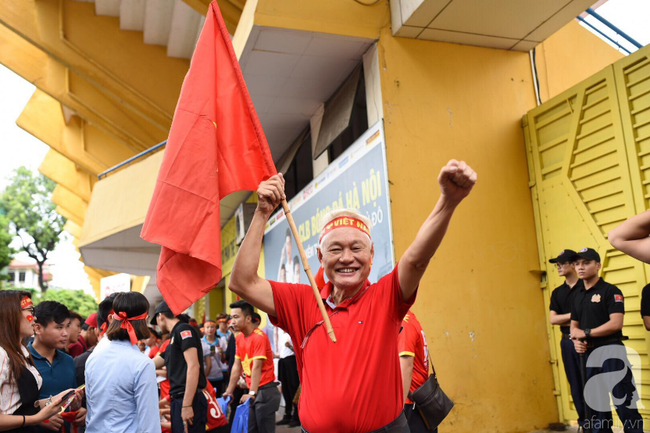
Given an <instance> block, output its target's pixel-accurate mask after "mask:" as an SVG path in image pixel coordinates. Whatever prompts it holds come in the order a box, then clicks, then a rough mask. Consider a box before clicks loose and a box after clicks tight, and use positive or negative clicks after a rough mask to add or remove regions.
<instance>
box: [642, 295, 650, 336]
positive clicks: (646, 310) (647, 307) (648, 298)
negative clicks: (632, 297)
mask: <svg viewBox="0 0 650 433" xmlns="http://www.w3.org/2000/svg"><path fill="white" fill-rule="evenodd" d="M641 318H642V319H643V326H645V329H646V330H647V331H650V284H648V285H646V286H645V287H644V288H643V290H642V291H641Z"/></svg>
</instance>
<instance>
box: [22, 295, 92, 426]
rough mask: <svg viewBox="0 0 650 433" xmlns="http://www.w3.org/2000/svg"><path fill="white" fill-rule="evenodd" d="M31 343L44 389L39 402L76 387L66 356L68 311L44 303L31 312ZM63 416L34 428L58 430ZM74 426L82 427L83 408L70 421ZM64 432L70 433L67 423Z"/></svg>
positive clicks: (29, 348)
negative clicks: (32, 327) (32, 314)
mask: <svg viewBox="0 0 650 433" xmlns="http://www.w3.org/2000/svg"><path fill="white" fill-rule="evenodd" d="M34 315H35V316H36V317H35V318H34V341H33V342H32V343H29V344H28V345H27V350H29V352H30V354H31V355H32V360H33V361H34V365H35V366H36V368H37V369H38V372H39V373H40V374H41V376H42V377H43V386H42V387H41V389H40V395H39V398H40V399H49V398H50V397H52V396H55V395H59V394H60V393H61V392H62V391H64V390H67V389H70V388H76V387H77V377H76V371H75V367H74V360H73V359H72V357H71V356H70V355H68V354H67V353H65V349H66V348H67V347H68V342H69V337H70V334H69V325H70V310H68V308H67V307H66V306H65V305H63V304H61V303H60V302H56V301H43V302H41V303H40V304H38V305H37V306H36V308H35V309H34ZM61 421H62V416H61V415H57V416H56V417H54V418H53V419H51V420H50V423H49V424H46V425H45V427H36V430H37V431H38V432H41V433H47V432H49V431H59V430H61V426H59V427H58V428H56V425H54V424H55V423H58V422H61ZM71 422H72V424H74V425H75V426H81V425H84V424H85V422H86V409H84V408H82V409H80V410H79V411H78V412H77V416H76V417H75V418H74V419H72V420H71ZM63 426H64V428H63V429H62V430H63V431H64V432H66V433H68V432H71V431H72V426H71V425H70V421H69V420H66V422H64V423H63Z"/></svg>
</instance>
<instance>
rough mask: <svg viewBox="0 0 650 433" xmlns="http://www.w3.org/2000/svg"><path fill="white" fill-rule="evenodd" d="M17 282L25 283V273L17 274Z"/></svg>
mask: <svg viewBox="0 0 650 433" xmlns="http://www.w3.org/2000/svg"><path fill="white" fill-rule="evenodd" d="M18 282H20V283H24V282H25V271H22V272H19V273H18Z"/></svg>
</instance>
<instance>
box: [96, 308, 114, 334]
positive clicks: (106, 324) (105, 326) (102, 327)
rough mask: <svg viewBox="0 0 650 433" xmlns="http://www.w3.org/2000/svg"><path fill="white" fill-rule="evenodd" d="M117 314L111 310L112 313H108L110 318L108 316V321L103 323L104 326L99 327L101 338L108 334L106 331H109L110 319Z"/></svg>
mask: <svg viewBox="0 0 650 433" xmlns="http://www.w3.org/2000/svg"><path fill="white" fill-rule="evenodd" d="M114 314H115V311H113V310H111V311H110V313H108V316H106V321H105V322H104V323H102V326H100V327H99V329H100V330H101V332H100V333H99V336H100V337H103V336H104V334H105V333H106V330H107V329H108V318H109V317H111V316H112V315H114Z"/></svg>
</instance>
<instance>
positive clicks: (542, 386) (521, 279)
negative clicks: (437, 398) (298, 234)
mask: <svg viewBox="0 0 650 433" xmlns="http://www.w3.org/2000/svg"><path fill="white" fill-rule="evenodd" d="M584 33H587V31H586V30H584V29H581V28H575V26H574V25H573V23H571V24H569V26H568V28H567V29H563V30H562V31H561V32H559V35H556V36H554V38H553V40H551V41H550V42H549V43H548V44H547V46H546V47H545V56H546V66H545V67H546V68H547V70H548V71H549V73H548V74H547V75H546V76H545V80H546V82H547V87H548V88H550V89H551V90H550V91H548V92H557V91H560V90H561V89H562V88H563V87H564V86H567V85H570V84H569V83H571V82H578V81H579V80H580V79H582V78H581V77H586V76H590V75H592V74H594V73H596V72H597V71H598V70H599V69H600V68H602V67H603V66H605V65H606V64H608V62H609V63H611V61H613V60H615V59H614V58H615V57H616V56H615V55H612V54H611V51H614V50H613V49H611V48H610V47H608V46H607V45H606V44H605V43H604V42H602V41H600V40H598V39H590V38H589V37H584V36H585V35H584ZM576 35H577V36H579V37H577V38H576ZM574 38H575V39H574ZM585 40H589V43H590V44H591V46H589V48H585V46H584V45H576V44H582V43H584V42H585ZM378 52H379V56H380V58H379V64H380V73H381V88H382V98H383V104H384V125H385V130H386V143H387V161H388V175H389V178H390V181H391V189H390V193H391V200H392V218H393V232H394V233H393V234H394V240H395V253H396V257H397V258H399V257H400V256H401V255H402V254H403V253H404V251H405V250H406V248H407V247H408V246H409V244H410V243H411V241H412V240H413V238H414V236H415V234H416V233H417V230H418V229H419V227H420V225H421V224H422V222H423V221H424V219H425V218H426V217H427V215H429V213H430V212H431V210H432V209H433V206H434V204H435V202H436V200H437V199H438V196H439V189H438V185H437V176H438V173H439V170H440V168H441V167H442V166H443V165H444V164H445V163H446V162H447V161H448V160H449V159H452V158H457V159H463V160H465V161H467V162H468V163H469V164H471V165H472V167H473V168H474V169H476V171H477V172H478V174H479V176H478V184H477V186H476V188H475V190H474V192H473V193H472V195H471V196H470V198H468V200H467V201H466V202H465V203H463V204H462V205H461V207H460V208H459V209H458V211H457V212H456V215H455V216H454V219H453V221H452V223H451V226H450V228H449V232H448V233H447V238H446V239H445V241H444V242H443V244H442V246H441V248H440V249H439V251H438V253H437V254H436V256H435V257H434V259H433V260H432V262H431V264H430V266H429V270H428V271H427V273H426V275H425V276H424V279H423V281H422V284H421V286H420V292H419V295H418V299H417V301H416V304H415V306H414V308H413V310H414V312H415V313H416V315H418V317H419V318H420V322H421V323H422V325H423V328H424V330H425V332H426V334H427V338H428V342H429V347H430V350H431V356H432V359H433V363H434V365H435V366H436V370H437V372H438V375H439V379H440V381H441V384H442V387H443V389H445V391H446V392H447V393H448V394H449V396H450V397H451V398H452V399H453V400H454V401H455V402H456V407H455V408H454V410H453V411H452V412H451V414H450V415H449V417H448V419H447V420H446V421H445V422H444V423H443V425H442V426H441V429H440V431H442V432H445V431H454V432H456V431H458V432H469V431H472V432H480V431H490V432H516V431H531V430H534V429H539V428H543V427H546V426H548V425H549V423H552V422H557V421H558V419H559V413H558V401H557V399H556V398H555V396H554V388H555V381H554V376H553V371H552V368H551V364H550V362H549V361H550V360H551V359H553V356H552V354H551V352H550V349H549V340H548V337H549V336H548V332H547V323H546V318H545V310H546V309H547V308H548V306H547V305H545V302H544V299H543V296H542V291H541V290H540V274H539V272H538V268H539V263H538V252H537V245H536V236H535V225H534V219H533V207H532V203H531V199H530V192H529V188H528V173H527V164H526V152H525V145H524V137H523V131H522V128H521V117H522V115H524V114H525V113H526V112H527V111H528V110H530V109H532V108H533V107H535V105H536V102H535V94H534V87H533V83H532V74H531V65H530V58H529V55H528V53H522V52H511V51H503V50H495V49H488V48H478V47H471V46H462V45H457V44H448V43H438V42H427V41H417V40H412V39H403V38H394V37H392V35H391V32H390V29H389V28H387V27H386V28H384V29H382V32H381V36H380V39H379V49H378ZM601 54H602V56H601V57H600V59H601V60H600V61H594V60H592V59H590V57H591V56H594V55H596V56H598V55H601ZM558 77H559V78H558ZM413 185H420V187H418V188H413Z"/></svg>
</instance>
